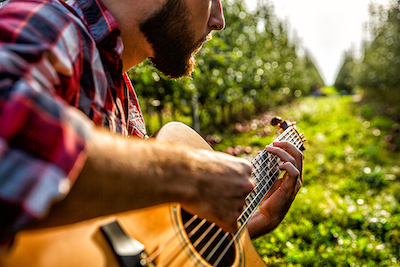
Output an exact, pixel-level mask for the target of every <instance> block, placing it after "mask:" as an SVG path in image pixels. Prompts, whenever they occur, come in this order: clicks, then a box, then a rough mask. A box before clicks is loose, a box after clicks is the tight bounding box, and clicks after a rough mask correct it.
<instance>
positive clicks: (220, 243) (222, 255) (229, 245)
mask: <svg viewBox="0 0 400 267" xmlns="http://www.w3.org/2000/svg"><path fill="white" fill-rule="evenodd" d="M269 159H270V158H268V157H266V158H265V159H264V163H265V161H267V160H269ZM275 165H276V164H275ZM274 167H276V166H274ZM263 171H264V170H263ZM261 172H262V171H261ZM258 174H259V173H258ZM255 179H256V180H260V179H258V178H257V177H256V178H255ZM270 180H271V179H270ZM267 185H268V182H267V183H266V184H265V185H264V187H265V186H267ZM268 190H269V189H268ZM260 191H262V190H260ZM259 193H260V192H259ZM259 193H258V195H259ZM256 198H257V197H256ZM242 214H243V213H242ZM247 220H248V219H247ZM246 223H247V221H246ZM246 223H244V224H242V227H241V229H240V230H239V231H238V232H237V234H236V235H235V237H234V238H233V239H232V240H231V242H230V244H228V246H226V248H225V251H224V252H223V253H222V254H221V256H220V258H219V259H217V261H216V263H217V265H218V264H219V262H220V260H222V258H223V257H224V255H225V254H226V252H227V251H228V250H229V248H230V247H231V245H232V244H233V242H234V241H235V240H236V239H237V237H238V233H240V232H241V231H242V229H243V228H244V226H245V225H246ZM202 224H204V221H203V223H202ZM212 227H213V226H210V227H209V228H208V229H211V228H212ZM197 229H199V228H197ZM219 229H220V228H219ZM192 233H193V231H192V232H191V233H190V236H192ZM205 236H206V234H203V235H202V236H201V237H200V240H197V241H196V242H201V241H202V240H203V238H204V237H205ZM216 236H217V235H214V237H213V239H215V237H216ZM228 236H229V234H226V235H225V236H224V238H223V239H222V240H221V241H220V242H219V243H218V244H217V245H216V247H215V248H214V250H213V251H212V252H211V254H210V255H209V256H208V257H207V259H206V260H207V261H209V260H210V259H211V258H212V256H213V255H214V254H215V252H216V251H217V250H218V249H219V247H220V246H221V245H222V243H223V242H224V241H225V240H226V238H227V237H228ZM213 241H214V240H211V241H209V242H208V243H207V244H208V246H209V244H211V243H212V242H213ZM205 249H206V248H203V249H202V251H203V252H202V253H204V250H205ZM202 253H200V255H201V256H202Z"/></svg>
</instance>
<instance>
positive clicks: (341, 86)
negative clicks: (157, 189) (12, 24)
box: [0, 0, 400, 267]
mask: <svg viewBox="0 0 400 267" xmlns="http://www.w3.org/2000/svg"><path fill="white" fill-rule="evenodd" d="M222 2H223V6H224V14H225V18H226V28H225V29H224V30H223V31H220V32H218V33H215V34H214V38H213V40H211V41H209V42H207V43H206V44H205V45H204V46H203V49H202V50H201V51H200V52H199V53H198V55H197V57H196V59H197V64H198V66H197V69H196V71H195V72H194V74H193V77H191V78H185V79H181V80H169V79H167V78H165V77H163V75H161V74H160V73H159V72H158V71H156V70H155V69H154V68H152V67H151V66H150V64H148V62H143V63H141V64H140V65H138V66H137V67H135V68H133V69H132V70H130V71H129V75H130V78H131V79H132V81H133V82H134V84H135V88H136V90H137V93H138V96H139V100H140V102H141V106H142V110H143V113H144V115H145V120H146V122H147V129H148V132H149V134H151V133H154V132H155V131H156V130H158V129H159V128H160V127H161V126H162V125H163V124H165V123H166V122H168V121H172V120H175V121H182V122H184V123H186V124H188V125H190V126H192V127H193V128H194V129H195V130H197V131H198V132H199V133H200V134H201V135H202V136H203V137H204V138H205V139H206V140H207V141H208V142H209V143H210V144H211V145H212V146H213V147H214V149H215V150H218V151H223V152H226V153H229V154H232V155H234V156H238V157H244V158H246V159H249V160H251V159H252V158H253V157H254V156H255V155H256V154H257V152H258V151H260V150H262V149H263V148H264V146H265V145H268V144H269V143H270V142H272V141H273V140H274V139H275V138H276V137H277V135H278V132H277V130H276V129H275V127H273V126H271V124H270V121H271V119H272V118H273V117H274V116H276V115H279V116H281V117H282V118H283V119H287V120H290V121H297V127H298V131H299V132H301V133H304V134H305V136H306V139H307V142H306V143H305V147H306V150H305V152H304V155H305V160H304V183H303V187H302V188H301V190H300V192H299V194H298V196H297V198H296V199H295V201H294V203H293V206H292V208H291V209H290V211H289V213H288V214H287V216H286V218H285V220H284V221H283V222H282V224H281V225H280V226H278V228H277V229H275V230H274V231H273V232H271V233H270V234H267V235H265V236H264V237H261V238H259V239H257V240H255V241H254V245H255V247H256V249H257V251H258V252H259V254H260V256H261V257H262V258H263V260H264V261H265V262H266V263H267V265H268V266H351V267H353V266H400V256H399V255H400V207H399V199H400V163H399V159H400V149H399V148H400V105H399V104H400V49H399V48H400V1H395V0H387V1H385V0H380V1H378V0H375V1H367V0H335V1H321V0H303V1H298V0H297V1H295V0H273V1H257V0H246V1H245V0H222ZM1 3H4V1H2V0H0V4H1Z"/></svg>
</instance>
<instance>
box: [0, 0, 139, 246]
mask: <svg viewBox="0 0 400 267" xmlns="http://www.w3.org/2000/svg"><path fill="white" fill-rule="evenodd" d="M122 50H123V44H122V41H121V37H120V32H119V29H118V24H117V22H116V21H115V19H114V18H113V17H112V16H111V14H110V13H109V11H108V10H107V9H106V8H105V6H104V5H103V4H102V3H101V2H100V1H99V0H71V1H69V2H68V5H66V4H65V3H64V2H62V0H61V1H58V0H12V1H10V2H9V3H7V4H4V5H3V7H2V8H0V244H1V243H4V242H6V241H7V240H9V237H10V236H12V235H14V234H15V232H16V231H18V230H19V229H20V228H21V227H22V226H23V225H25V224H26V223H28V222H30V221H31V220H35V219H38V218H41V217H43V216H44V215H45V214H46V212H47V211H48V209H49V208H50V206H51V203H52V202H53V201H55V200H57V199H60V198H63V197H65V195H66V194H67V193H68V192H69V189H70V186H71V185H72V184H73V183H74V180H75V179H76V177H77V175H78V173H79V170H80V168H81V166H82V165H83V164H84V161H85V158H86V156H85V144H86V141H87V140H88V138H90V132H91V130H92V128H93V122H94V124H95V125H100V126H105V127H108V128H110V130H111V131H112V132H120V133H122V134H123V135H132V134H136V135H138V136H140V137H143V136H145V134H146V132H145V127H144V122H143V117H142V114H141V112H140V109H139V105H138V102H137V98H136V95H135V92H134V90H133V87H132V85H131V83H130V81H129V79H128V76H127V75H126V74H122V62H121V60H120V56H121V53H122ZM84 114H86V116H85V115H84ZM87 117H89V118H90V119H91V121H93V122H91V121H90V120H88V119H87Z"/></svg>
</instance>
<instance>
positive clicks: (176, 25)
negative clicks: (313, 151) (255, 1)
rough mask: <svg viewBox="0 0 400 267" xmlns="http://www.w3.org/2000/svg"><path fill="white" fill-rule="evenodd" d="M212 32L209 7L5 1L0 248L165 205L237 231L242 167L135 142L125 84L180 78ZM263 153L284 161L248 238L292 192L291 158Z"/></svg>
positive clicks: (156, 1)
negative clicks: (153, 74)
mask: <svg viewBox="0 0 400 267" xmlns="http://www.w3.org/2000/svg"><path fill="white" fill-rule="evenodd" d="M224 23H225V22H224V17H223V12H222V6H221V2H220V0H145V1H143V0H118V1H116V0H101V1H100V0H69V1H67V2H66V3H65V2H63V1H58V0H11V1H9V2H8V3H6V4H4V5H3V7H2V8H1V9H0V36H1V37H0V38H1V39H0V89H1V91H0V125H1V127H0V207H1V209H0V226H1V227H0V242H1V244H3V247H9V246H11V245H10V243H11V241H12V239H13V236H14V235H15V234H16V233H17V232H18V231H20V230H22V229H27V228H43V227H51V226H57V225H64V224H69V223H74V222H79V221H83V220H87V219H90V218H94V217H98V216H103V215H109V214H114V213H117V212H123V211H129V210H135V209H141V208H144V207H149V206H154V205H158V204H163V203H169V202H179V203H180V204H181V205H182V207H183V208H184V209H185V210H187V211H189V212H191V213H194V214H198V216H199V217H201V218H206V219H207V220H208V221H211V222H215V223H216V224H217V225H218V226H220V227H221V228H223V229H224V230H226V231H229V232H231V233H234V232H235V231H236V230H237V223H236V219H237V217H238V216H239V214H240V212H241V211H242V207H243V206H244V204H245V196H246V195H247V194H248V193H249V192H251V190H252V189H253V186H254V184H253V182H252V180H251V179H250V174H251V170H252V167H251V165H250V163H249V162H247V161H245V160H243V159H240V158H236V157H232V156H229V155H227V154H224V153H217V152H211V151H206V150H198V149H188V147H186V146H183V145H178V144H168V143H162V142H154V141H150V140H146V141H145V140H143V139H144V137H146V130H145V126H144V121H143V117H142V114H141V111H140V107H139V104H138V100H137V97H136V94H135V92H134V89H133V87H132V85H131V83H130V80H129V79H128V76H127V74H126V71H127V70H129V69H130V68H132V67H134V66H135V65H137V64H139V63H140V62H142V61H143V60H145V59H147V58H150V60H151V62H152V63H153V64H154V66H155V67H156V68H157V69H159V70H160V71H161V72H163V73H164V74H165V75H167V76H169V77H171V78H174V79H175V78H179V77H184V76H190V74H191V73H192V71H193V70H194V67H195V59H194V55H195V53H196V52H197V51H198V50H199V49H200V48H201V45H202V44H203V42H205V41H206V40H208V39H210V36H211V32H212V31H213V30H215V31H218V30H222V29H223V28H224ZM105 129H107V130H105ZM114 133H119V134H118V135H117V134H114ZM127 137H130V138H127ZM136 137H140V138H136ZM268 151H269V152H271V153H273V154H275V155H277V156H278V157H280V158H281V159H282V160H283V161H284V162H285V163H284V164H283V165H282V166H281V169H282V170H285V171H286V176H285V179H284V180H281V181H280V182H279V183H278V184H277V185H276V188H275V189H274V193H273V194H272V195H271V196H270V197H269V199H268V200H267V201H264V202H263V203H262V204H261V206H260V208H259V209H258V210H257V211H256V212H255V213H254V215H253V216H252V218H251V219H250V221H249V223H248V229H249V232H250V235H251V236H252V237H257V236H260V235H262V234H264V233H267V232H269V231H271V230H272V229H274V228H275V227H276V226H277V225H278V224H279V223H280V222H281V221H282V219H283V218H284V216H285V214H286V213H287V211H288V209H289V207H290V205H291V203H292V201H293V199H294V198H295V195H296V193H297V192H298V190H299V188H300V186H301V181H302V154H301V152H300V151H299V150H298V149H297V148H295V147H294V146H293V145H291V144H289V143H287V142H278V143H276V144H275V145H274V146H273V147H269V148H268ZM188 177H190V179H188ZM216 203H217V205H216Z"/></svg>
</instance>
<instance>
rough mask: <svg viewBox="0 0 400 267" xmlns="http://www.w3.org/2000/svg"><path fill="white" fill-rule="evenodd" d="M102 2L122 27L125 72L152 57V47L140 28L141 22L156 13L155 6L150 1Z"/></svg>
mask: <svg viewBox="0 0 400 267" xmlns="http://www.w3.org/2000/svg"><path fill="white" fill-rule="evenodd" d="M102 2H103V4H104V5H105V6H106V7H107V9H108V10H109V11H110V13H111V14H112V15H113V17H114V18H115V20H116V21H117V22H118V24H119V26H120V30H121V38H122V42H123V44H124V51H123V52H122V62H123V71H124V72H125V71H127V70H129V69H130V68H132V67H133V66H136V65H137V64H139V63H140V62H142V61H144V60H145V59H146V58H148V57H151V56H152V49H151V46H150V44H149V43H148V42H147V39H146V38H145V36H144V34H143V33H142V32H141V31H140V29H139V27H140V22H142V21H144V20H145V19H146V18H147V17H148V16H149V15H150V14H151V13H152V12H154V5H155V4H154V3H153V1H150V0H146V1H143V0H140V1H139V0H118V1H115V0H102ZM150 2H151V3H150ZM152 5H153V6H152Z"/></svg>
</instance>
